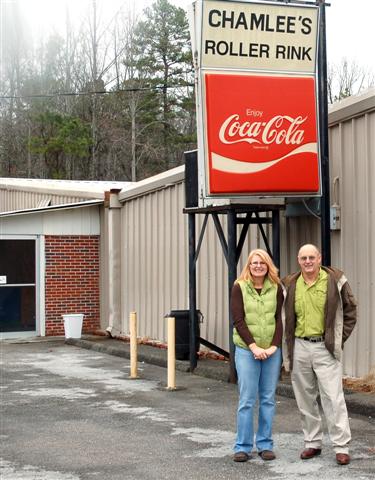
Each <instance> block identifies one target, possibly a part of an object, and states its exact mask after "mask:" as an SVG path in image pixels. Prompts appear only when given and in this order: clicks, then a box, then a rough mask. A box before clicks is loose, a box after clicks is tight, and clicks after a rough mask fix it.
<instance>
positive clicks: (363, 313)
mask: <svg viewBox="0 0 375 480" xmlns="http://www.w3.org/2000/svg"><path fill="white" fill-rule="evenodd" d="M369 98H370V100H369V101H366V102H365V107H363V106H361V108H362V109H363V110H365V111H366V113H361V112H360V111H359V110H358V108H357V107H356V108H354V110H353V108H352V107H351V105H352V104H356V99H355V98H353V99H351V100H349V107H347V103H345V102H344V107H343V109H342V111H341V107H338V108H336V109H335V111H334V112H333V114H332V115H330V120H331V121H330V131H329V141H330V162H331V167H330V168H331V178H332V179H334V178H335V177H338V178H339V180H338V181H336V182H335V185H336V186H335V195H336V197H337V195H339V197H337V198H335V199H333V198H332V201H331V203H334V201H335V200H336V201H337V202H338V203H339V204H340V205H341V213H342V221H341V225H342V226H341V230H340V231H335V232H332V264H333V265H335V266H337V267H339V268H342V269H343V270H344V271H345V273H346V275H347V277H348V279H349V281H350V284H351V285H352V288H353V290H354V292H355V294H356V296H357V298H358V301H359V322H358V326H357V327H356V330H355V333H354V335H353V336H352V338H351V339H350V340H349V342H348V344H347V346H346V350H345V358H344V372H345V374H347V375H353V376H361V375H364V374H366V373H368V371H369V370H370V368H371V366H372V365H374V364H375V327H374V322H373V319H372V316H373V314H374V310H373V309H374V300H373V298H375V289H374V280H373V275H374V272H375V260H374V258H373V250H374V246H375V242H374V234H375V231H374V230H375V226H374V222H373V220H374V218H373V216H374V207H375V205H374V193H373V188H374V187H375V173H374V165H373V163H374V160H375V107H374V98H375V91H373V92H372V94H371V95H370V96H369ZM369 105H370V107H369ZM371 105H372V106H371ZM351 110H352V112H351ZM337 183H338V184H339V188H337V186H338V185H337ZM331 187H332V189H333V185H332V186H331ZM150 188H152V186H150ZM336 192H337V193H336ZM332 194H333V190H332ZM183 208H184V184H183V183H181V182H179V183H176V184H169V185H166V187H165V188H164V189H162V190H158V191H152V192H150V193H142V194H141V195H140V196H139V197H136V198H133V199H131V200H128V201H125V203H124V208H123V209H122V265H123V267H122V282H121V283H122V286H123V288H122V292H123V297H122V331H123V333H128V332H129V327H128V317H129V312H130V311H133V310H134V311H136V312H137V313H138V323H139V334H140V335H141V336H143V337H149V338H152V339H158V340H161V341H165V340H166V337H167V333H166V324H165V320H164V315H165V314H167V313H168V312H169V311H170V310H173V309H187V308H188V232H187V216H186V215H184V214H183V213H182V210H183ZM196 218H197V238H198V235H199V232H200V230H201V225H202V222H203V218H204V216H203V215H197V217H196ZM222 223H223V230H224V232H225V233H226V221H225V218H224V219H222ZM281 236H282V239H281V275H285V274H286V273H289V272H291V271H295V270H296V268H297V262H296V255H297V251H298V249H299V247H300V246H301V245H302V244H303V243H306V242H312V243H316V244H318V245H319V244H320V223H319V220H317V219H315V218H314V217H312V216H309V217H297V218H288V217H286V216H285V213H284V212H282V213H281ZM256 246H263V245H262V241H261V238H260V235H259V232H258V230H257V227H255V226H251V229H250V234H249V235H248V241H247V243H246V244H245V246H244V249H243V255H242V258H241V259H240V262H239V269H240V268H241V267H242V265H243V263H244V261H245V259H246V257H247V254H248V252H249V251H250V250H251V249H252V248H255V247H256ZM227 293H228V285H227V266H226V263H225V258H224V255H223V253H222V250H221V245H220V243H219V240H218V236H217V234H216V231H215V228H214V225H213V222H212V219H211V218H210V219H209V222H208V228H207V231H206V234H205V238H204V241H203V244H202V248H201V252H200V256H199V260H198V265H197V296H198V298H197V306H198V308H199V309H200V310H201V311H202V313H203V315H204V323H203V324H202V326H201V335H202V336H203V337H204V338H206V339H207V340H209V341H210V342H212V343H214V344H216V345H218V346H220V347H222V348H224V349H226V350H228V295H227Z"/></svg>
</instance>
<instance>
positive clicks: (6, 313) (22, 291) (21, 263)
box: [0, 239, 36, 332]
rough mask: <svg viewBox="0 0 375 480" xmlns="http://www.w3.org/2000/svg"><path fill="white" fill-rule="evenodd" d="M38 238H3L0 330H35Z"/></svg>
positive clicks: (0, 241) (1, 242) (0, 278)
mask: <svg viewBox="0 0 375 480" xmlns="http://www.w3.org/2000/svg"><path fill="white" fill-rule="evenodd" d="M35 286H36V285H35V240H18V239H17V240H16V239H14V240H13V239H9V240H0V332H33V331H35V330H36V319H35V312H36V303H35V290H36V288H35Z"/></svg>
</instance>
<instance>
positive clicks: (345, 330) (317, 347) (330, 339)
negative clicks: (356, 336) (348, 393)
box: [283, 244, 357, 465]
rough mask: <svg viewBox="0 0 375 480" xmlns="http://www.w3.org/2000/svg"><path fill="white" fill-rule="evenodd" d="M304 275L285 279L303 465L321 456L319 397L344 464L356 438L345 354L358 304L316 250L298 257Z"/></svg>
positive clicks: (288, 360)
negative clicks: (345, 377)
mask: <svg viewBox="0 0 375 480" xmlns="http://www.w3.org/2000/svg"><path fill="white" fill-rule="evenodd" d="M298 263H299V265H300V268H301V271H300V272H297V273H294V274H292V275H289V276H288V277H286V278H285V279H284V280H283V284H284V287H285V292H284V294H286V298H285V304H284V321H285V339H284V341H285V342H286V346H287V348H286V349H284V350H286V352H285V351H284V355H286V357H285V358H284V366H285V368H286V370H288V369H289V368H290V369H291V371H292V373H291V379H292V385H293V390H294V395H295V397H296V401H297V405H298V408H299V410H300V413H301V419H302V429H303V434H304V441H305V449H304V450H303V452H302V453H301V459H302V460H308V459H310V458H313V457H315V456H317V455H320V453H321V448H322V438H323V432H322V419H321V416H320V413H319V406H318V403H317V396H318V392H319V393H320V399H321V404H322V407H323V412H324V414H325V417H326V421H327V427H328V433H329V437H330V439H331V442H332V444H333V447H334V450H335V453H336V461H337V463H338V464H339V465H348V464H349V463H350V456H349V442H350V439H351V434H350V427H349V419H348V413H347V409H346V404H345V398H344V393H343V387H342V365H341V355H342V348H343V345H344V342H345V341H346V340H347V339H348V338H349V336H350V334H351V332H352V330H353V328H354V326H355V324H356V320H357V305H356V301H355V299H354V297H353V294H352V291H351V289H350V286H349V284H348V281H347V279H346V277H345V276H344V274H343V272H341V271H340V270H337V269H336V268H332V267H322V266H321V254H320V252H319V250H318V248H317V247H316V246H315V245H310V244H308V245H303V246H302V247H301V248H300V250H299V252H298Z"/></svg>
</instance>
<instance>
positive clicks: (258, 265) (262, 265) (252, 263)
mask: <svg viewBox="0 0 375 480" xmlns="http://www.w3.org/2000/svg"><path fill="white" fill-rule="evenodd" d="M250 265H251V266H252V267H264V266H265V265H266V264H265V263H264V262H251V263H250Z"/></svg>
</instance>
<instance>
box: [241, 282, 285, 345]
mask: <svg viewBox="0 0 375 480" xmlns="http://www.w3.org/2000/svg"><path fill="white" fill-rule="evenodd" d="M238 284H239V286H240V287H241V292H242V299H243V304H244V313H245V322H246V325H247V327H248V329H249V330H250V332H251V335H252V336H253V338H254V340H255V343H256V344H257V345H258V347H261V348H268V347H269V346H270V345H271V342H272V339H273V336H274V333H275V326H276V320H275V315H276V306H277V285H274V284H272V283H271V282H270V281H269V280H268V278H266V280H265V282H264V285H263V289H262V291H261V293H260V294H259V293H258V292H257V291H256V290H255V288H254V286H253V284H252V282H246V281H244V280H239V281H238ZM233 343H234V344H235V345H237V346H239V347H242V348H248V345H246V344H245V342H244V341H243V340H242V338H241V337H240V335H239V334H238V332H237V329H236V328H234V329H233Z"/></svg>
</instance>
